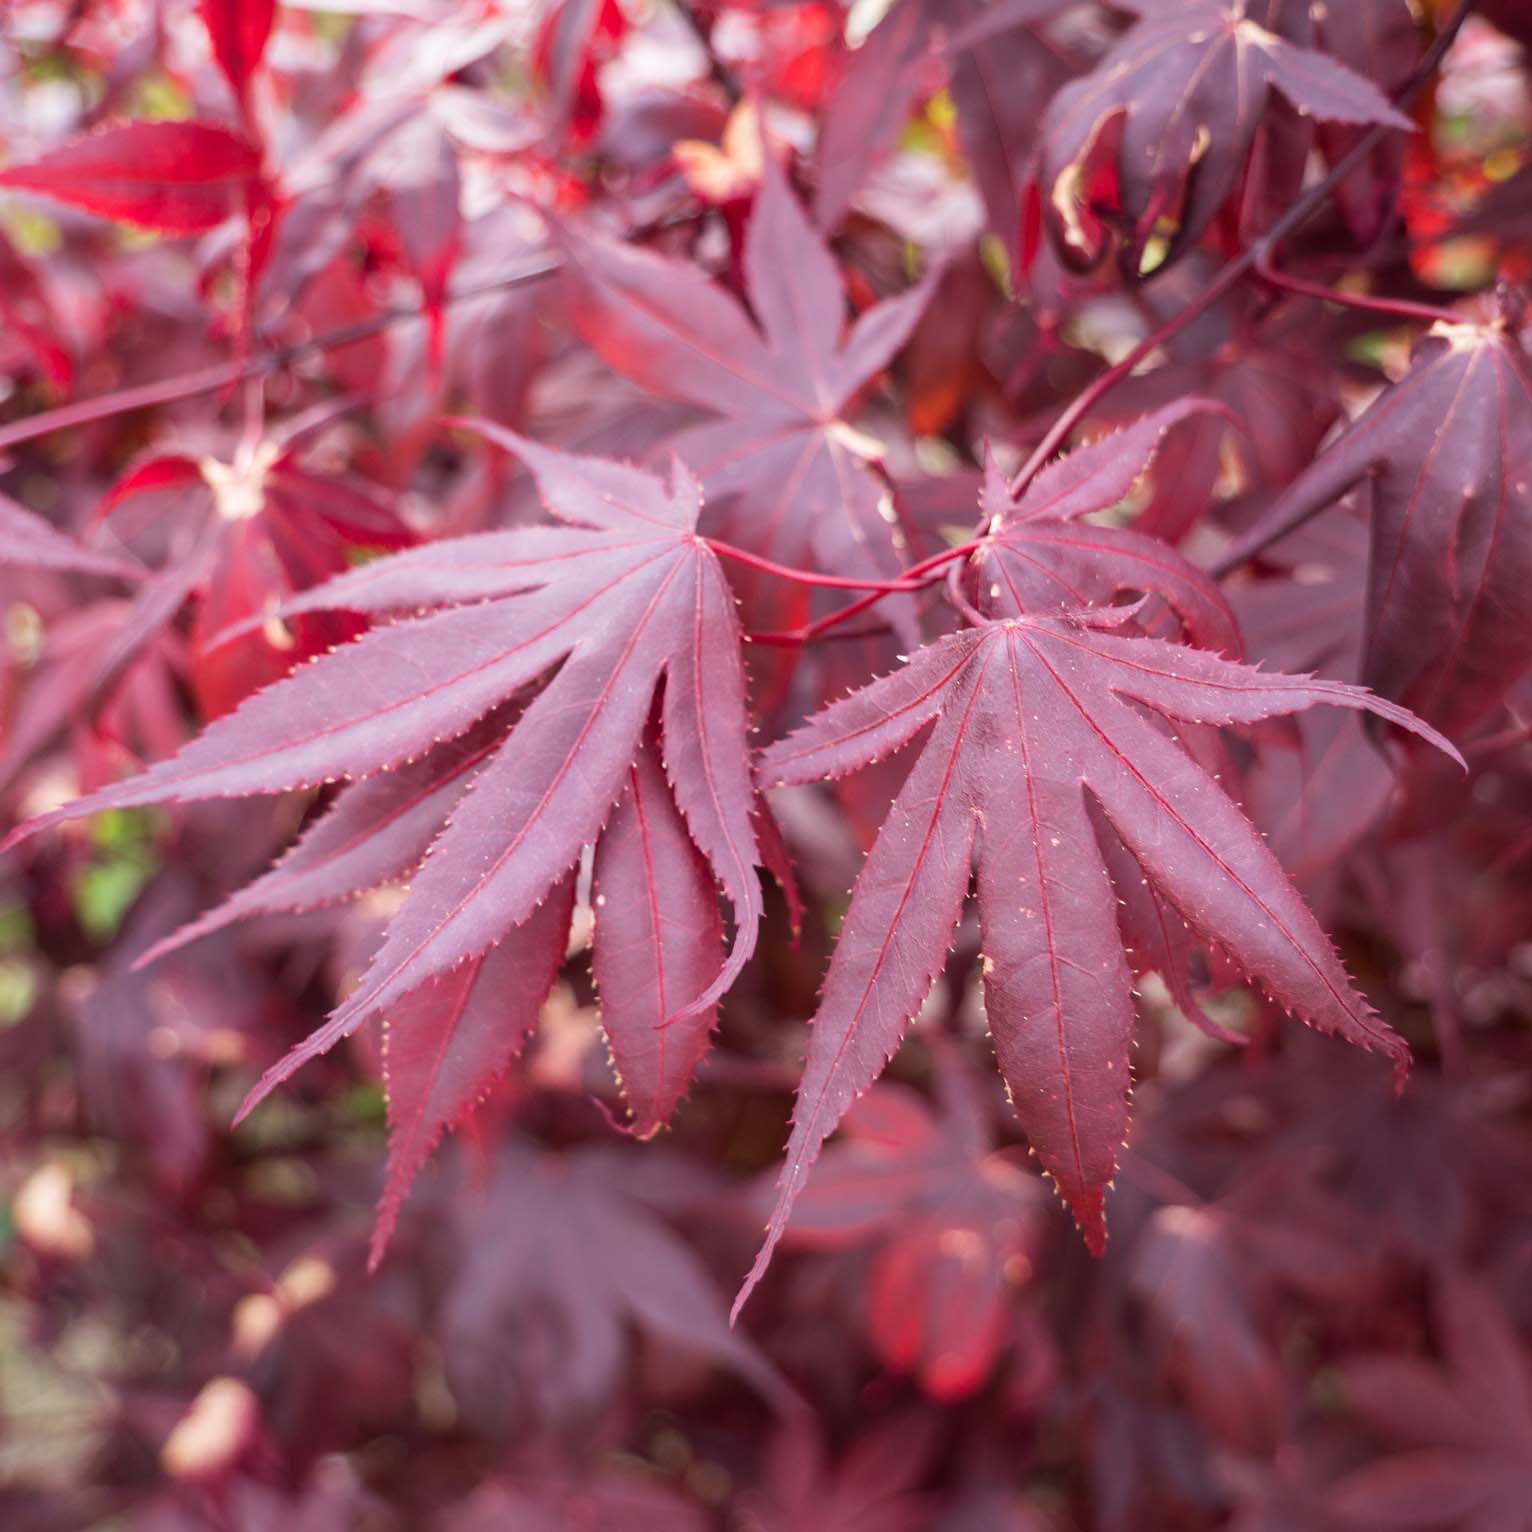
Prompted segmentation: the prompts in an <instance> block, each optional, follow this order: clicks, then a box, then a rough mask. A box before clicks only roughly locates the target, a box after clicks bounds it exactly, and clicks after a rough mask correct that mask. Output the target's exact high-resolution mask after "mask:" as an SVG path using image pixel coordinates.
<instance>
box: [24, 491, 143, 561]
mask: <svg viewBox="0 0 1532 1532" xmlns="http://www.w3.org/2000/svg"><path fill="white" fill-rule="evenodd" d="M0 565H9V566H11V567H13V568H18V569H55V570H60V571H71V572H73V573H75V574H90V575H101V576H103V577H105V578H107V579H114V580H142V579H143V577H144V573H145V571H144V569H143V566H142V565H139V564H135V563H134V562H133V561H132V560H131V559H125V558H119V557H117V556H116V555H114V554H110V553H98V552H96V551H95V550H94V549H92V548H84V547H82V546H81V545H80V544H79V543H77V542H75V540H74V539H73V538H72V537H66V536H65V535H64V534H63V533H62V532H58V531H55V530H54V528H52V527H51V526H49V525H48V523H47V522H46V521H44V520H43V519H42V517H41V516H36V515H34V514H33V513H32V512H31V511H29V510H27V508H26V507H25V506H21V505H17V503H16V502H15V501H14V500H12V499H10V498H9V496H7V495H0Z"/></svg>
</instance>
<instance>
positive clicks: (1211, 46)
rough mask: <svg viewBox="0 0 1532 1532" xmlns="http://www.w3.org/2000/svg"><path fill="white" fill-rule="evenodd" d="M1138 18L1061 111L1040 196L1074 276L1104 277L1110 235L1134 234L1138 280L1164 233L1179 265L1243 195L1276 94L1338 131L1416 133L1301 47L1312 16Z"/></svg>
mask: <svg viewBox="0 0 1532 1532" xmlns="http://www.w3.org/2000/svg"><path fill="white" fill-rule="evenodd" d="M1125 8H1126V9H1128V10H1132V11H1135V12H1137V13H1138V14H1139V15H1140V16H1141V17H1142V18H1143V19H1142V20H1141V21H1140V22H1139V23H1138V25H1137V26H1135V27H1133V28H1132V29H1131V30H1130V31H1129V32H1127V33H1126V34H1125V35H1124V36H1123V37H1122V38H1121V40H1120V41H1119V42H1118V43H1117V44H1116V45H1115V46H1114V47H1113V48H1112V49H1111V50H1110V51H1109V52H1108V53H1107V54H1106V56H1105V57H1104V58H1103V59H1102V60H1101V62H1100V63H1099V64H1098V65H1097V66H1096V68H1095V69H1094V70H1092V71H1091V73H1090V74H1088V75H1086V76H1085V77H1084V78H1083V79H1080V80H1076V81H1073V82H1071V83H1070V84H1068V85H1066V86H1065V87H1064V88H1063V89H1062V90H1061V91H1060V92H1059V93H1058V95H1056V96H1055V97H1054V98H1053V101H1052V103H1051V104H1050V106H1049V109H1048V120H1047V125H1046V129H1045V132H1044V143H1043V152H1042V162H1041V169H1040V175H1039V183H1040V187H1041V191H1042V198H1043V202H1044V204H1045V205H1046V209H1047V216H1048V220H1049V226H1050V229H1051V232H1052V234H1053V236H1054V241H1055V243H1056V245H1057V246H1058V248H1059V251H1060V253H1061V255H1063V256H1064V258H1065V259H1067V260H1068V261H1070V262H1071V264H1074V265H1077V266H1081V267H1089V266H1094V265H1096V264H1098V263H1099V262H1100V261H1101V260H1102V259H1103V258H1104V257H1105V256H1106V255H1107V254H1108V253H1109V249H1110V245H1111V239H1110V236H1109V233H1108V227H1107V226H1108V225H1113V226H1116V227H1117V228H1118V229H1119V230H1120V232H1121V237H1122V239H1123V248H1122V252H1121V254H1122V260H1123V264H1124V267H1125V269H1126V270H1127V271H1128V273H1129V274H1130V275H1133V274H1136V273H1137V272H1138V271H1139V270H1140V267H1141V264H1142V262H1143V258H1144V250H1145V246H1146V245H1147V243H1148V242H1149V240H1150V239H1151V238H1153V237H1155V235H1156V234H1157V233H1158V232H1159V229H1160V228H1161V227H1162V226H1170V227H1172V228H1173V234H1172V235H1171V238H1170V241H1169V248H1168V250H1167V251H1166V252H1165V257H1164V259H1165V260H1169V259H1173V258H1174V257H1175V256H1177V255H1179V254H1180V253H1181V252H1182V251H1183V250H1184V249H1185V248H1186V247H1187V246H1188V245H1190V244H1191V243H1192V242H1193V241H1194V240H1196V239H1197V238H1198V236H1199V235H1201V234H1202V232H1203V231H1204V230H1205V229H1206V228H1207V227H1208V225H1209V224H1210V223H1211V222H1212V221H1213V218H1214V216H1215V215H1216V214H1217V212H1218V210H1219V209H1220V208H1221V207H1222V206H1223V204H1224V202H1225V200H1226V199H1227V198H1228V196H1229V194H1230V193H1231V192H1232V191H1233V190H1234V189H1235V186H1236V184H1237V182H1238V180H1239V178H1240V175H1241V173H1242V172H1243V170H1244V167H1245V162H1246V160H1247V158H1248V156H1249V153H1250V148H1251V145H1252V143H1253V142H1254V140H1255V135H1256V132H1257V130H1258V129H1259V128H1260V126H1261V123H1262V120H1263V118H1264V117H1265V115H1266V112H1267V108H1268V103H1269V102H1270V100H1271V97H1272V93H1273V92H1276V93H1278V94H1279V95H1281V96H1282V97H1283V98H1285V99H1286V100H1287V101H1288V102H1289V103H1290V104H1291V105H1292V106H1293V107H1294V108H1295V109H1296V110H1297V111H1298V112H1299V113H1301V114H1303V115H1305V116H1311V117H1316V118H1319V119H1321V120H1322V121H1325V122H1335V123H1374V122H1378V123H1386V124H1388V125H1389V126H1391V127H1395V128H1400V129H1403V130H1405V131H1406V132H1408V131H1410V130H1411V129H1412V127H1413V125H1412V123H1411V122H1410V120H1409V118H1407V117H1405V116H1403V115H1402V114H1401V113H1399V112H1397V111H1396V110H1395V109H1394V108H1393V107H1392V106H1390V105H1389V103H1388V101H1387V99H1386V98H1385V97H1384V96H1383V95H1382V93H1381V92H1380V91H1379V90H1378V88H1377V86H1375V85H1373V84H1372V83H1371V81H1369V80H1365V79H1363V78H1362V76H1360V75H1358V74H1355V73H1353V72H1352V71H1351V70H1350V69H1348V68H1346V66H1345V65H1344V64H1341V63H1339V62H1337V61H1336V60H1335V59H1333V58H1331V57H1329V56H1328V55H1327V54H1324V53H1320V52H1317V51H1315V50H1314V49H1312V48H1309V47H1305V46H1302V45H1301V43H1302V42H1306V41H1308V40H1309V39H1310V38H1311V37H1312V22H1311V20H1310V18H1309V7H1308V5H1307V4H1306V3H1302V4H1295V3H1294V0H1125ZM1283 33H1288V34H1293V33H1296V36H1297V40H1292V39H1291V36H1290V35H1289V36H1284V35H1282V34H1283Z"/></svg>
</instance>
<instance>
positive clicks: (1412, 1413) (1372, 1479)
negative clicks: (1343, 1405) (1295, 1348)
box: [1329, 1278, 1532, 1532]
mask: <svg viewBox="0 0 1532 1532" xmlns="http://www.w3.org/2000/svg"><path fill="white" fill-rule="evenodd" d="M1437 1314H1438V1324H1439V1327H1440V1335H1441V1344H1442V1353H1443V1355H1442V1365H1441V1366H1439V1367H1438V1366H1433V1365H1432V1364H1431V1363H1429V1362H1426V1361H1424V1360H1416V1359H1408V1358H1403V1357H1392V1356H1387V1357H1377V1358H1365V1359H1358V1360H1356V1361H1353V1362H1350V1363H1349V1364H1347V1365H1346V1366H1345V1367H1344V1368H1343V1369H1342V1373H1341V1377H1342V1381H1343V1383H1344V1386H1345V1390H1346V1396H1347V1398H1348V1400H1349V1402H1350V1404H1351V1407H1352V1409H1353V1410H1354V1411H1355V1413H1356V1414H1357V1415H1358V1416H1360V1417H1361V1419H1362V1421H1363V1422H1364V1423H1365V1424H1366V1425H1367V1426H1369V1427H1370V1428H1372V1429H1373V1430H1374V1431H1376V1432H1377V1433H1378V1434H1379V1435H1380V1436H1382V1437H1384V1438H1386V1439H1388V1440H1391V1441H1394V1442H1397V1443H1398V1445H1399V1449H1400V1450H1399V1451H1398V1453H1397V1454H1396V1455H1394V1456H1392V1457H1385V1458H1382V1459H1380V1460H1379V1461H1378V1462H1375V1463H1372V1464H1369V1465H1368V1466H1367V1467H1365V1468H1361V1469H1358V1470H1357V1471H1356V1472H1355V1473H1353V1474H1350V1475H1348V1476H1347V1477H1346V1478H1345V1479H1343V1480H1342V1481H1341V1482H1340V1483H1339V1484H1338V1485H1336V1486H1335V1488H1334V1489H1333V1491H1332V1492H1331V1495H1330V1501H1329V1505H1330V1511H1331V1514H1332V1515H1333V1516H1334V1517H1335V1518H1336V1520H1337V1522H1338V1523H1339V1524H1340V1525H1343V1526H1354V1527H1381V1526H1389V1527H1418V1528H1421V1529H1422V1532H1425V1529H1430V1528H1440V1529H1441V1532H1447V1529H1449V1528H1451V1529H1453V1532H1526V1529H1527V1528H1529V1527H1532V1467H1529V1466H1528V1465H1529V1464H1532V1353H1529V1351H1528V1348H1527V1346H1526V1345H1525V1344H1524V1342H1523V1340H1522V1338H1521V1336H1520V1335H1519V1334H1518V1333H1517V1331H1516V1328H1515V1326H1514V1325H1513V1324H1512V1323H1511V1321H1510V1319H1509V1318H1508V1316H1507V1315H1506V1313H1505V1312H1504V1310H1503V1309H1502V1308H1501V1307H1500V1306H1499V1305H1498V1304H1497V1303H1496V1301H1495V1299H1494V1298H1493V1297H1492V1295H1491V1294H1490V1293H1489V1292H1487V1291H1486V1290H1485V1289H1483V1288H1482V1287H1480V1286H1478V1285H1477V1284H1475V1283H1472V1282H1469V1281H1468V1280H1466V1279H1464V1278H1452V1279H1448V1280H1446V1281H1444V1282H1443V1283H1442V1285H1441V1288H1440V1290H1439V1292H1438V1296H1437Z"/></svg>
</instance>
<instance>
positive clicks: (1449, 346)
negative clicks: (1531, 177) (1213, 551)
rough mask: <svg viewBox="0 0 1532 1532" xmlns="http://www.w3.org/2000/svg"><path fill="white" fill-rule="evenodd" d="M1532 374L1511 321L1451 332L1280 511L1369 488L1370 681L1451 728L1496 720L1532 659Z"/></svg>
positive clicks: (1421, 350) (1428, 343)
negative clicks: (1492, 714)
mask: <svg viewBox="0 0 1532 1532" xmlns="http://www.w3.org/2000/svg"><path fill="white" fill-rule="evenodd" d="M1529 462H1532V370H1529V365H1528V361H1527V356H1526V353H1525V352H1524V351H1523V350H1522V349H1521V347H1520V345H1519V344H1518V343H1517V341H1516V339H1515V337H1514V336H1513V335H1512V334H1511V333H1510V332H1509V331H1508V330H1507V329H1506V327H1505V326H1504V325H1501V324H1491V325H1486V326H1478V325H1468V324H1464V325H1454V326H1448V325H1438V326H1436V328H1435V329H1434V330H1433V332H1432V333H1431V334H1430V335H1428V336H1427V337H1426V338H1425V339H1424V340H1423V341H1422V342H1421V343H1420V345H1419V347H1418V348H1417V350H1416V353H1415V358H1414V364H1413V365H1412V366H1411V368H1410V371H1409V372H1408V373H1407V374H1406V376H1405V377H1404V378H1403V380H1402V381H1400V382H1399V383H1397V384H1395V385H1394V386H1393V387H1392V388H1390V389H1388V390H1387V391H1386V392H1385V393H1384V394H1383V395H1382V396H1381V397H1380V398H1379V399H1378V400H1377V401H1376V403H1374V404H1373V405H1372V407H1371V408H1370V409H1368V410H1367V411H1366V412H1365V413H1364V414H1363V415H1362V416H1361V417H1360V418H1359V419H1358V420H1357V421H1356V422H1355V423H1354V424H1353V425H1352V426H1351V428H1350V430H1348V431H1347V432H1346V434H1345V435H1344V436H1343V437H1342V438H1341V439H1340V440H1339V441H1338V442H1336V444H1335V445H1334V446H1333V447H1331V448H1330V450H1329V451H1327V452H1325V453H1323V454H1322V455H1321V456H1320V457H1319V458H1318V459H1316V460H1315V462H1314V464H1313V465H1312V467H1310V469H1309V470H1308V471H1307V472H1306V473H1304V474H1302V475H1301V476H1300V477H1299V478H1298V479H1297V480H1296V481H1295V482H1294V483H1293V484H1292V486H1291V487H1290V488H1289V489H1288V491H1287V492H1286V494H1285V495H1284V496H1283V497H1282V498H1281V500H1280V501H1279V502H1278V504H1277V505H1276V506H1275V507H1274V508H1273V509H1272V512H1271V516H1272V518H1273V521H1277V520H1284V519H1288V518H1292V519H1294V520H1297V519H1300V518H1301V517H1302V516H1303V515H1305V514H1307V513H1308V512H1311V511H1313V510H1316V509H1318V508H1321V507H1323V506H1325V505H1328V504H1329V503H1330V502H1332V501H1335V500H1339V499H1340V498H1341V496H1343V495H1344V494H1346V492H1347V491H1348V490H1351V489H1354V488H1356V487H1358V486H1359V485H1365V486H1366V493H1365V496H1364V500H1365V503H1366V504H1367V505H1368V507H1369V508H1370V511H1371V515H1372V550H1371V561H1370V565H1369V570H1368V581H1367V637H1366V641H1365V646H1364V651H1363V657H1362V677H1361V678H1362V680H1363V681H1364V682H1365V683H1366V684H1367V685H1368V686H1371V687H1374V688H1376V689H1377V690H1378V691H1380V692H1382V693H1384V694H1385V695H1386V696H1389V697H1394V698H1396V699H1398V700H1399V701H1401V702H1403V703H1405V704H1406V705H1407V706H1409V707H1411V708H1413V709H1414V710H1415V711H1416V712H1417V713H1419V714H1420V715H1421V716H1422V717H1423V718H1428V719H1430V720H1431V722H1433V723H1435V724H1437V725H1438V726H1439V727H1440V728H1443V729H1446V730H1449V731H1457V730H1459V729H1461V728H1463V727H1465V726H1466V725H1468V724H1470V723H1472V722H1474V721H1475V720H1476V719H1478V718H1480V717H1482V716H1483V715H1484V714H1485V713H1486V712H1488V711H1489V709H1490V708H1492V707H1493V706H1494V705H1495V704H1496V703H1497V702H1499V701H1500V700H1501V698H1503V697H1504V696H1505V694H1506V691H1507V690H1508V689H1509V688H1510V687H1511V686H1512V685H1513V684H1514V683H1515V681H1516V680H1517V679H1518V677H1520V676H1521V675H1522V674H1523V673H1524V672H1525V671H1526V670H1527V667H1528V664H1529V659H1532V603H1529V602H1528V600H1527V592H1528V590H1529V589H1532V475H1529V474H1528V472H1527V464H1528V463H1529Z"/></svg>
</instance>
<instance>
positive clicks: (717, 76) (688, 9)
mask: <svg viewBox="0 0 1532 1532" xmlns="http://www.w3.org/2000/svg"><path fill="white" fill-rule="evenodd" d="M675 7H676V11H677V14H679V16H680V17H681V20H682V21H684V22H685V23H686V25H687V27H688V29H689V30H690V31H691V34H692V36H693V37H695V38H696V39H697V45H698V46H699V47H700V48H701V49H702V52H703V54H704V56H705V57H706V58H707V72H708V75H709V76H710V77H711V79H712V81H713V83H714V84H715V85H716V86H717V87H718V88H719V90H721V91H722V92H723V93H724V96H725V98H726V99H727V100H728V103H729V105H730V106H738V105H739V103H740V102H741V101H742V100H743V99H744V95H745V92H744V87H743V86H741V85H740V83H739V81H738V80H736V79H735V78H734V72H733V70H731V69H730V68H729V66H728V65H727V64H725V63H724V61H723V60H722V59H721V58H719V57H718V53H717V50H716V49H715V48H714V47H713V34H712V32H711V30H710V29H709V28H708V25H707V23H706V22H704V21H703V19H702V18H701V17H700V16H699V15H698V14H697V13H696V11H695V10H693V9H692V5H691V0H675Z"/></svg>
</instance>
